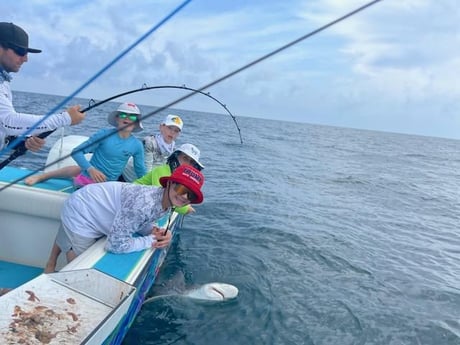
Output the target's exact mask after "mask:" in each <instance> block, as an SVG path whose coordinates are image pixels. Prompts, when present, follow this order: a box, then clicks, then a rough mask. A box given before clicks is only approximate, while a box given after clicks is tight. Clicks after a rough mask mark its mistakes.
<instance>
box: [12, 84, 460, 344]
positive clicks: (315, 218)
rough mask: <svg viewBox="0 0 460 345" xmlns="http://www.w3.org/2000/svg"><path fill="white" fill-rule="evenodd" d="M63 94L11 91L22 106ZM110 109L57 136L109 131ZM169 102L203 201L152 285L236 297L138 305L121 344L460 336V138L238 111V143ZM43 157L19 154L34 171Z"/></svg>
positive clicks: (225, 120) (215, 123)
mask: <svg viewBox="0 0 460 345" xmlns="http://www.w3.org/2000/svg"><path fill="white" fill-rule="evenodd" d="M61 99H62V98H60V97H57V96H49V95H40V94H28V93H20V92H16V93H15V104H16V107H17V109H18V110H23V111H28V112H36V113H40V112H46V111H48V110H49V109H50V108H52V107H53V106H55V105H56V104H57V103H58V101H60V100H61ZM76 102H78V103H80V104H82V105H83V106H86V105H87V100H76ZM224 103H225V102H224ZM228 106H229V109H231V105H228ZM115 107H116V105H115V104H114V103H109V104H105V105H103V106H101V107H98V108H96V109H94V110H92V111H90V112H89V113H88V118H87V119H86V120H85V122H84V124H82V125H79V126H75V127H71V128H70V129H67V130H66V134H71V133H73V134H82V135H90V134H92V133H94V132H95V131H96V130H97V129H98V128H100V127H105V126H107V123H106V121H105V117H106V114H107V112H108V111H111V110H113V109H114V108H115ZM153 109H154V108H153V107H147V106H141V110H143V111H144V112H150V111H152V110H153ZM216 111H219V110H218V108H216ZM174 112H175V113H177V114H180V115H181V116H182V117H183V119H184V123H185V125H184V131H183V133H182V134H181V136H180V137H179V139H178V144H181V143H185V142H191V143H193V144H195V145H197V146H198V147H199V148H200V149H201V153H202V159H201V161H202V162H203V164H204V165H205V166H206V168H205V169H204V171H203V172H204V174H205V177H206V182H205V185H204V193H205V202H204V203H203V204H202V205H199V206H197V207H196V209H197V212H196V214H194V215H191V216H187V217H186V218H185V221H184V224H183V227H182V229H180V231H179V234H178V236H177V238H176V242H175V243H174V244H173V246H172V248H171V250H170V252H169V254H168V257H167V259H166V261H165V265H164V266H163V267H162V270H161V272H160V275H159V277H158V281H157V283H156V284H155V286H154V287H153V289H152V291H151V294H152V295H153V294H156V293H165V291H166V293H175V292H181V291H183V289H185V288H191V287H193V286H197V285H200V284H204V283H208V282H214V281H219V282H226V283H229V284H233V285H235V286H237V287H238V289H239V296H238V298H237V299H236V300H234V301H230V302H225V303H203V302H197V301H194V300H190V299H186V298H183V297H180V296H177V295H176V296H171V297H167V298H163V299H158V300H156V301H155V302H152V303H149V304H146V305H144V307H143V309H142V310H141V312H140V314H139V316H138V318H137V319H136V321H135V322H134V324H133V325H132V328H131V330H130V332H129V333H128V335H127V336H126V338H125V341H124V343H123V344H124V345H131V344H181V345H182V344H183V345H185V344H187V345H189V344H197V345H198V344H199V345H206V344H209V345H219V344H222V345H228V344H285V345H288V344H312V345H313V344H314V345H322V344H324V345H326V344H337V345H348V344H350V345H351V344H379V345H380V344H381V345H387V344H392V345H402V344H404V345H412V344H413V345H420V344H430V345H431V344H432V345H440V344H446V345H454V344H460V312H459V311H460V234H459V230H458V226H459V217H460V203H459V181H460V154H459V151H460V142H459V141H458V140H451V139H442V138H432V137H422V136H413V135H404V134H394V133H383V132H376V131H364V130H355V129H346V128H337V127H328V126H318V125H311V124H302V123H292V122H283V121H270V120H263V119H256V118H250V117H237V120H238V123H239V126H240V128H241V132H242V136H243V140H244V143H243V144H240V141H239V137H238V132H237V130H236V127H235V126H234V123H233V121H232V120H231V118H230V116H228V115H222V114H210V113H200V112H195V111H189V110H174ZM166 113H168V112H163V113H160V114H158V115H155V116H153V117H151V118H150V119H148V120H146V121H145V123H144V125H145V127H146V131H145V132H144V133H151V132H155V131H156V129H157V128H158V125H159V123H160V122H161V119H162V118H163V117H164V115H166ZM57 138H58V133H54V134H53V135H52V136H51V137H50V138H49V140H48V143H47V145H48V146H51V144H52V143H53V142H54V141H55V140H56V139H57ZM45 157H46V152H45V151H44V152H42V153H40V154H32V153H28V154H27V155H26V156H24V157H21V158H19V159H18V160H17V161H15V162H14V163H13V164H14V165H23V166H24V165H25V166H28V167H30V168H36V169H38V168H39V167H40V166H42V165H43V164H44V161H45Z"/></svg>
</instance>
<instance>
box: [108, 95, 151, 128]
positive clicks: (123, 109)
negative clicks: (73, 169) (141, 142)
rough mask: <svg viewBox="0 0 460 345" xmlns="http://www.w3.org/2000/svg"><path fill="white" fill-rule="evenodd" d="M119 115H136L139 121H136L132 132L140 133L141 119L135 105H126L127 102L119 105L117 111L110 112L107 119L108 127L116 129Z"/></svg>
mask: <svg viewBox="0 0 460 345" xmlns="http://www.w3.org/2000/svg"><path fill="white" fill-rule="evenodd" d="M120 113H126V114H136V115H137V118H138V120H139V121H136V126H135V127H134V129H133V132H140V131H142V130H143V129H144V127H143V126H142V122H141V117H142V116H141V111H140V110H139V108H138V107H137V105H135V104H134V103H128V102H125V103H122V104H120V106H119V107H118V109H117V110H115V111H112V112H111V113H110V114H109V116H108V117H107V122H108V123H109V125H112V126H114V127H118V123H117V116H118V114H120Z"/></svg>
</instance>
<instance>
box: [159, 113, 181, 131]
mask: <svg viewBox="0 0 460 345" xmlns="http://www.w3.org/2000/svg"><path fill="white" fill-rule="evenodd" d="M163 125H165V126H176V127H177V128H179V129H180V130H181V131H182V127H184V122H183V121H182V119H181V118H180V116H178V115H168V116H166V117H165V119H164V121H163Z"/></svg>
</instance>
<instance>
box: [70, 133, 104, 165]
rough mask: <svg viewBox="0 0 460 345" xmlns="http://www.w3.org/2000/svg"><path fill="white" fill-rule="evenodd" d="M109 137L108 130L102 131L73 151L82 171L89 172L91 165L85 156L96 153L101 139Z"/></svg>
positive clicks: (73, 156) (73, 155)
mask: <svg viewBox="0 0 460 345" xmlns="http://www.w3.org/2000/svg"><path fill="white" fill-rule="evenodd" d="M106 135H107V129H101V130H99V131H97V132H96V133H94V134H93V135H92V136H90V137H89V138H88V140H86V141H84V142H82V143H81V144H80V145H78V146H77V147H75V148H74V149H73V150H72V158H73V159H74V160H75V162H77V164H78V165H79V166H80V168H81V169H82V170H88V168H90V167H91V164H90V163H89V161H88V160H87V159H86V157H85V154H86V153H90V152H94V151H96V149H97V148H98V146H99V145H100V143H101V138H103V137H104V136H106Z"/></svg>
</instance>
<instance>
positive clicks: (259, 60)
mask: <svg viewBox="0 0 460 345" xmlns="http://www.w3.org/2000/svg"><path fill="white" fill-rule="evenodd" d="M380 1H383V0H374V1H370V2H368V3H367V4H364V5H363V6H361V7H358V8H357V9H355V10H353V11H351V12H349V13H347V14H345V15H343V16H342V17H339V18H337V19H335V20H333V21H331V22H329V23H327V24H325V25H323V26H321V27H319V28H318V29H316V30H313V31H311V32H309V33H307V34H305V35H303V36H301V37H299V38H297V39H295V40H293V41H291V42H289V43H287V44H285V45H283V46H281V47H279V48H277V49H275V50H273V51H271V52H270V53H268V54H266V55H263V56H262V57H260V58H258V59H256V60H254V61H252V62H249V63H248V64H246V65H244V66H242V67H240V68H238V69H236V70H234V71H233V72H230V73H228V74H226V75H224V76H223V77H221V78H218V79H216V80H214V81H213V82H211V83H209V84H206V85H205V86H203V87H201V88H199V89H196V91H192V92H190V93H188V94H187V95H185V96H183V97H181V98H178V99H177V100H175V101H174V102H171V103H169V104H167V105H165V106H163V107H161V108H158V109H157V110H155V111H153V112H151V113H148V114H147V115H145V116H143V117H142V118H143V119H147V118H149V117H150V116H153V115H155V114H157V113H159V112H161V111H163V110H165V109H167V108H170V107H171V106H173V105H175V104H177V103H179V102H181V101H183V100H185V99H187V98H189V97H191V96H193V95H195V94H197V93H203V90H205V89H207V88H209V87H211V86H213V85H216V84H218V83H220V82H222V81H223V80H226V79H228V78H230V77H232V76H234V75H235V74H238V73H240V72H242V71H244V70H246V69H248V68H250V67H252V66H254V65H256V64H258V63H260V62H262V61H264V60H266V59H268V58H269V57H272V56H273V55H276V54H278V53H280V52H281V51H283V50H285V49H287V48H290V47H292V46H294V45H296V44H298V43H300V42H302V41H303V40H305V39H307V38H309V37H311V36H313V35H316V34H318V33H320V32H321V31H324V30H326V29H327V28H329V27H331V26H333V25H335V24H337V23H339V22H341V21H343V20H345V19H347V18H349V17H351V16H353V15H355V14H357V13H358V12H361V11H363V10H365V9H366V8H368V7H370V6H372V5H375V4H376V3H378V2H380ZM110 135H111V134H110ZM108 136H109V135H106V136H105V137H103V138H100V140H104V139H105V138H106V137H108ZM70 156H71V155H67V156H64V157H61V158H59V159H58V160H56V161H55V162H53V163H50V164H48V165H46V166H45V168H47V167H49V166H51V165H53V164H56V163H58V162H61V161H63V160H64V159H66V158H69V157H70ZM34 173H36V172H32V173H30V174H29V175H27V176H24V177H22V178H20V179H17V180H15V181H12V182H10V183H9V184H7V185H6V186H4V187H2V188H0V192H1V191H2V190H4V189H5V188H8V187H9V186H11V185H13V184H15V183H17V182H19V181H21V180H23V179H24V178H26V177H28V176H31V175H33V174H34Z"/></svg>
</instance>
